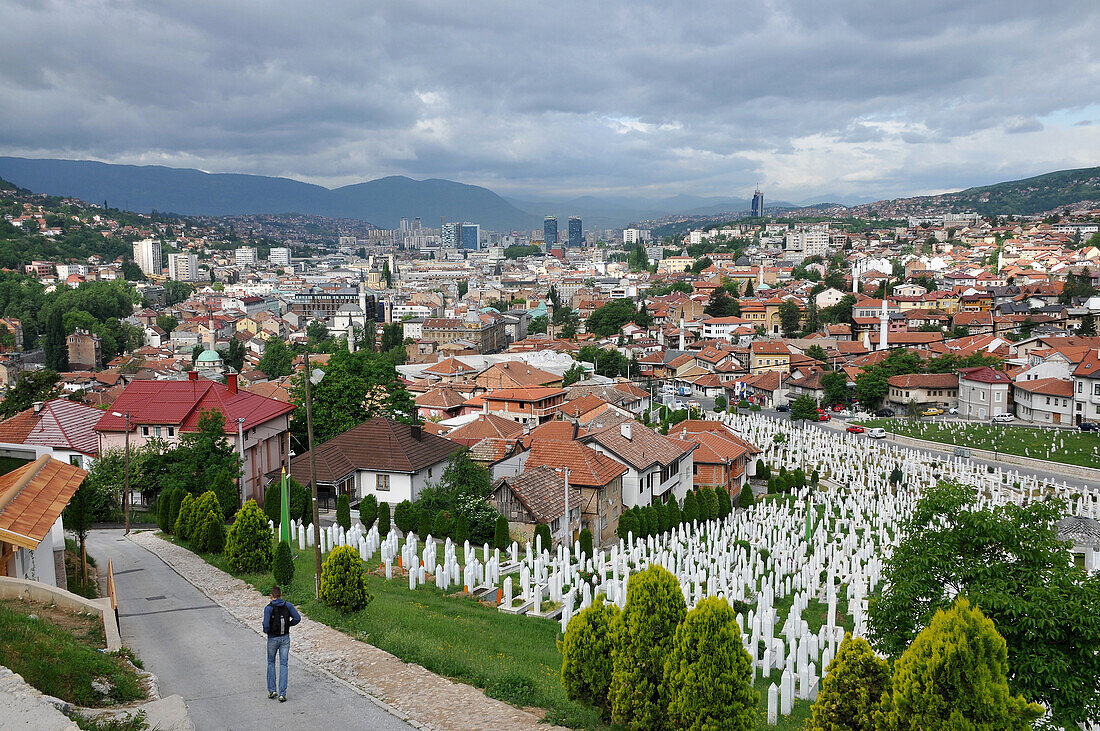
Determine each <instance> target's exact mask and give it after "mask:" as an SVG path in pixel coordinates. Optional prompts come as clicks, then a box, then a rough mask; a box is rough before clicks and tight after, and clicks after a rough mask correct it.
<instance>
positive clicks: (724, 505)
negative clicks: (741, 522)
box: [714, 488, 733, 518]
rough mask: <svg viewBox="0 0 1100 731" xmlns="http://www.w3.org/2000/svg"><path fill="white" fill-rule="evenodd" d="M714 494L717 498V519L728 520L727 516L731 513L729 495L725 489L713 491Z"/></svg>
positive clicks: (731, 505) (731, 503) (731, 507)
mask: <svg viewBox="0 0 1100 731" xmlns="http://www.w3.org/2000/svg"><path fill="white" fill-rule="evenodd" d="M714 494H715V497H717V498H718V517H719V518H728V517H729V514H730V513H732V512H733V501H732V500H731V499H730V494H729V493H728V492H726V489H725V488H721V489H718V490H715V491H714Z"/></svg>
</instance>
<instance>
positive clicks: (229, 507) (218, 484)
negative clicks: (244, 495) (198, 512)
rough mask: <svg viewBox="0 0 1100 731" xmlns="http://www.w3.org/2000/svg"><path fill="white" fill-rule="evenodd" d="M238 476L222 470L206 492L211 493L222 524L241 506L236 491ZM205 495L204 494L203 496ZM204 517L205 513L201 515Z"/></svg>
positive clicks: (239, 495) (238, 491) (235, 473)
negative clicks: (220, 515)
mask: <svg viewBox="0 0 1100 731" xmlns="http://www.w3.org/2000/svg"><path fill="white" fill-rule="evenodd" d="M239 479H240V474H238V473H237V472H235V471H233V470H222V471H221V472H219V473H218V474H217V475H215V476H214V484H213V485H211V487H210V489H209V490H207V491H206V492H212V493H213V494H214V497H215V502H216V504H217V506H218V510H221V511H222V522H223V523H224V522H225V521H226V520H228V519H229V516H231V515H233V514H234V513H236V512H237V509H238V508H240V506H241V492H240V490H239V489H238V482H237V481H238V480H239ZM205 494H206V493H205V492H204V493H203V495H205ZM203 515H205V513H203Z"/></svg>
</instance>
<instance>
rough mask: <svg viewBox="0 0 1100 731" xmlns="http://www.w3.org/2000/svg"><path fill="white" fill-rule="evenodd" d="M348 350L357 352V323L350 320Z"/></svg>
mask: <svg viewBox="0 0 1100 731" xmlns="http://www.w3.org/2000/svg"><path fill="white" fill-rule="evenodd" d="M348 352H349V353H354V352H355V325H354V324H353V323H352V322H350V321H349V322H348Z"/></svg>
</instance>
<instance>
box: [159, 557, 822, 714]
mask: <svg viewBox="0 0 1100 731" xmlns="http://www.w3.org/2000/svg"><path fill="white" fill-rule="evenodd" d="M172 540H175V539H172ZM176 542H177V543H179V544H180V545H184V546H186V543H185V542H183V541H178V540H177V541H176ZM203 558H204V559H206V560H207V561H209V562H210V563H211V564H213V565H215V566H217V567H218V568H220V569H221V570H222V571H225V572H227V573H233V572H232V571H230V570H229V566H228V564H227V563H226V561H225V558H224V557H223V556H220V555H209V554H204V555H203ZM368 568H369V569H373V570H377V568H378V564H377V562H372V563H369V564H368ZM395 571H396V567H395ZM235 575H237V576H239V578H241V579H243V580H244V581H246V582H248V583H249V584H251V585H252V586H254V587H256V588H257V590H258V591H260V592H261V593H263V594H267V592H268V591H269V589H270V587H271V585H272V584H273V583H274V578H273V577H272V575H271V573H269V572H268V573H262V574H235ZM367 587H368V589H369V590H370V592H371V594H373V595H374V601H372V602H371V604H370V605H369V606H368V607H367V608H366V609H364V610H362V611H359V612H356V613H354V614H342V613H340V612H337V611H335V610H333V609H330V608H329V607H326V606H325V605H323V604H320V603H319V602H318V601H317V600H316V599H315V598H314V558H313V553H312V551H311V550H307V551H299V552H297V555H296V556H295V558H294V581H293V583H292V584H291V586H290V587H289V588H287V587H284V588H283V596H284V597H285V598H287V599H288V600H289V601H290V602H291V603H293V604H294V605H295V606H297V607H299V608H300V609H301V610H302V611H303V613H305V614H306V615H307V616H309V617H310V618H311V619H313V620H315V621H318V622H323V623H325V624H327V625H329V626H331V627H335V628H337V629H339V630H341V631H343V632H345V633H347V634H348V635H351V636H352V637H355V638H357V639H360V640H362V641H364V642H367V643H369V644H372V645H374V646H375V647H378V648H380V649H382V650H385V651H387V652H389V653H392V654H393V655H395V656H397V657H399V658H401V659H402V660H404V661H406V662H411V663H415V664H417V665H420V666H422V667H424V668H427V669H428V670H430V671H432V672H433V673H437V674H439V675H443V676H445V677H448V678H452V679H454V680H457V681H460V682H463V683H469V684H470V685H473V686H476V687H478V688H481V689H483V690H484V691H485V692H486V694H487V695H489V696H491V697H493V698H499V699H500V700H503V701H506V702H508V703H511V704H513V705H515V706H519V707H523V708H530V707H538V708H543V709H545V710H546V720H547V721H549V722H551V723H554V724H559V725H563V726H569V727H573V728H603V725H602V724H601V723H600V719H599V714H598V713H597V712H596V711H595V710H593V709H592V708H589V707H587V706H584V705H581V704H579V703H575V702H573V701H570V700H569V699H568V698H567V697H566V695H565V690H564V688H562V685H561V663H562V658H561V653H559V652H558V648H557V639H558V637H559V633H560V630H561V627H560V626H559V624H558V623H557V622H553V621H550V620H545V619H536V618H528V617H522V616H516V615H511V614H505V613H503V612H500V611H499V610H497V609H496V608H495V607H491V606H487V605H482V604H480V603H479V602H478V601H476V600H474V599H470V598H467V597H465V596H463V595H454V594H452V595H444V593H443V592H442V591H441V590H439V589H438V588H436V586H435V585H434V584H428V585H426V586H418V587H417V588H416V589H415V590H412V591H410V590H409V587H408V580H407V579H406V578H401V579H398V578H394V579H393V580H392V581H387V580H386V579H385V578H382V577H379V576H375V575H373V574H372V575H369V576H368V577H367ZM788 609H789V607H788ZM823 613H824V611H823V612H822V614H823ZM811 624H812V621H811ZM775 680H776V682H777V684H778V675H776V677H775ZM757 689H758V690H759V691H760V692H761V697H760V728H761V729H766V728H777V729H780V731H787V730H790V731H793V730H794V729H797V728H800V727H801V726H802V723H803V721H804V720H805V719H806V718H807V717H809V709H810V704H809V703H808V702H804V701H796V702H795V705H794V708H793V710H792V713H791V715H790V716H788V717H786V718H784V717H780V722H779V725H778V726H775V727H770V726H768V725H767V722H766V721H767V708H768V696H767V689H768V683H767V682H765V681H764V680H763V679H758V680H757Z"/></svg>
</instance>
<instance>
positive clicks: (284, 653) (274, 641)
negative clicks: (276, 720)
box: [267, 634, 290, 695]
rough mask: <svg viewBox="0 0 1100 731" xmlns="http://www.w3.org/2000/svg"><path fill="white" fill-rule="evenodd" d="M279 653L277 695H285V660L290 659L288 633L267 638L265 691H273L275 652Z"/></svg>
mask: <svg viewBox="0 0 1100 731" xmlns="http://www.w3.org/2000/svg"><path fill="white" fill-rule="evenodd" d="M276 653H278V655H279V667H280V668H281V669H282V672H281V673H280V677H279V695H286V681H287V666H286V664H287V661H288V660H289V659H290V635H289V634H286V635H283V636H282V637H268V638H267V692H268V693H274V692H275V654H276Z"/></svg>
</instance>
